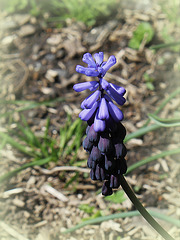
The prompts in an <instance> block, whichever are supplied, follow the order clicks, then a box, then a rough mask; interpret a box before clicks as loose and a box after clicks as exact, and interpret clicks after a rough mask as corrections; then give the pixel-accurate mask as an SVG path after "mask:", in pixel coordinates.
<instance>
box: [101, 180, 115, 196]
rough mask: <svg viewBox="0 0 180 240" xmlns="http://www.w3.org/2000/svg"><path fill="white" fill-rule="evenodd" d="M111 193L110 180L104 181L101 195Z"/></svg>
mask: <svg viewBox="0 0 180 240" xmlns="http://www.w3.org/2000/svg"><path fill="white" fill-rule="evenodd" d="M112 193H113V191H112V188H111V187H110V182H109V181H105V182H104V184H103V186H102V195H104V196H108V195H112Z"/></svg>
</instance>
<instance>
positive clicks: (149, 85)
mask: <svg viewBox="0 0 180 240" xmlns="http://www.w3.org/2000/svg"><path fill="white" fill-rule="evenodd" d="M146 87H147V88H148V89H149V90H151V91H153V90H154V85H153V84H152V83H151V82H146Z"/></svg>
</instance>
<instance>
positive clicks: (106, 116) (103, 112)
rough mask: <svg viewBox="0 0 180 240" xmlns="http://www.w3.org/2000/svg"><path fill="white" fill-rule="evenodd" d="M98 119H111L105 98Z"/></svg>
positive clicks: (101, 103)
mask: <svg viewBox="0 0 180 240" xmlns="http://www.w3.org/2000/svg"><path fill="white" fill-rule="evenodd" d="M98 118H100V119H101V120H105V119H109V111H108V106H107V102H106V100H105V98H104V97H103V98H102V99H101V101H100V105H99V114H98Z"/></svg>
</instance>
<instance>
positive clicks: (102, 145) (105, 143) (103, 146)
mask: <svg viewBox="0 0 180 240" xmlns="http://www.w3.org/2000/svg"><path fill="white" fill-rule="evenodd" d="M98 148H99V150H100V151H101V152H102V153H108V152H111V150H112V142H111V139H110V136H109V134H108V133H107V132H104V133H102V134H101V136H100V139H99V143H98Z"/></svg>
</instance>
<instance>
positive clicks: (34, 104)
mask: <svg viewBox="0 0 180 240" xmlns="http://www.w3.org/2000/svg"><path fill="white" fill-rule="evenodd" d="M64 100H65V98H57V99H53V100H49V101H44V102H33V101H32V102H29V101H27V102H26V101H22V104H23V103H27V104H28V105H27V106H22V107H19V108H17V109H15V110H12V111H8V112H5V113H4V114H1V115H0V118H2V117H7V116H9V115H11V114H13V113H15V112H22V111H25V110H30V109H34V108H38V107H40V106H52V104H53V103H56V102H63V101H64ZM0 104H21V101H5V100H4V101H2V100H1V101H0Z"/></svg>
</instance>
